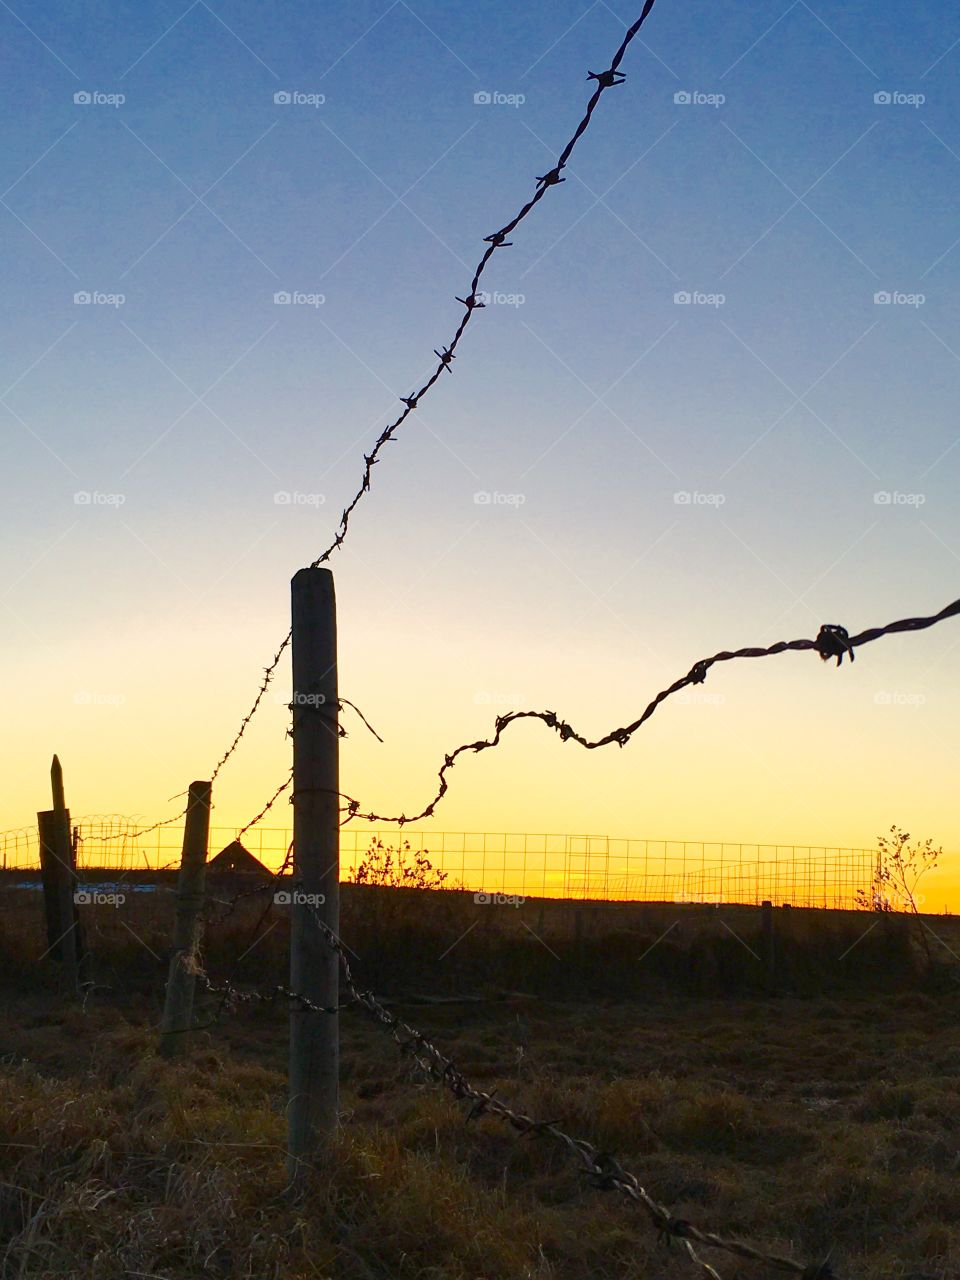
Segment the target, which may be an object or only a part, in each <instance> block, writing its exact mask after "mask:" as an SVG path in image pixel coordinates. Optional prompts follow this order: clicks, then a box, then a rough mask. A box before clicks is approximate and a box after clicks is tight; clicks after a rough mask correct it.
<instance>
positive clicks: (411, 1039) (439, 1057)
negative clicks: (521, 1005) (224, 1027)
mask: <svg viewBox="0 0 960 1280" xmlns="http://www.w3.org/2000/svg"><path fill="white" fill-rule="evenodd" d="M307 910H308V911H309V913H310V915H311V917H312V919H313V921H314V924H315V925H316V927H317V929H318V930H319V931H320V933H321V934H322V936H323V937H324V939H325V940H326V942H327V945H328V946H330V947H331V948H332V949H333V950H334V951H335V952H336V953H337V955H338V956H339V959H340V966H341V969H342V971H343V980H344V985H345V986H346V989H347V993H348V995H349V996H350V1001H349V1004H350V1005H357V1006H359V1007H360V1008H362V1009H365V1010H366V1011H367V1012H368V1013H369V1014H370V1015H371V1016H372V1017H373V1018H375V1019H376V1020H377V1021H378V1022H380V1023H382V1024H383V1025H384V1026H385V1027H386V1028H387V1029H388V1030H389V1031H390V1033H391V1034H392V1036H393V1039H394V1041H395V1042H396V1044H397V1046H398V1048H399V1049H400V1051H401V1052H402V1053H406V1054H410V1055H411V1056H412V1057H413V1059H414V1061H415V1063H416V1065H417V1067H418V1068H419V1070H420V1071H421V1072H422V1073H423V1074H425V1075H427V1076H428V1077H430V1079H432V1080H434V1081H436V1082H438V1083H440V1084H442V1085H444V1086H445V1087H446V1088H447V1089H449V1090H450V1092H451V1093H452V1094H453V1096H454V1097H455V1098H456V1099H457V1101H458V1102H468V1103H470V1104H471V1105H470V1110H469V1112H468V1113H467V1120H468V1121H469V1120H476V1119H478V1118H479V1117H480V1116H482V1115H492V1116H496V1117H497V1118H499V1119H501V1120H505V1121H506V1122H507V1123H508V1124H509V1125H510V1126H511V1127H512V1128H513V1129H515V1130H516V1131H517V1132H518V1133H520V1134H521V1135H522V1136H525V1135H532V1136H534V1137H546V1138H550V1139H552V1140H553V1141H555V1142H557V1143H558V1144H560V1145H561V1146H563V1147H565V1148H566V1150H567V1151H568V1152H569V1154H570V1155H572V1156H574V1157H575V1158H576V1159H577V1160H578V1161H579V1162H580V1164H581V1167H582V1169H583V1171H584V1173H585V1174H586V1175H587V1177H588V1178H589V1180H590V1182H591V1183H592V1184H593V1185H594V1186H596V1187H598V1188H600V1189H602V1190H616V1191H619V1192H621V1193H622V1194H623V1195H626V1196H627V1197H629V1198H630V1199H631V1200H633V1201H634V1202H635V1203H636V1204H639V1205H641V1206H642V1207H643V1208H644V1209H645V1210H646V1211H647V1214H648V1216H649V1218H650V1220H651V1223H652V1224H653V1226H654V1227H655V1228H656V1230H657V1233H658V1236H659V1238H660V1239H661V1240H663V1241H665V1242H666V1243H669V1242H670V1241H673V1240H677V1241H679V1242H680V1244H681V1245H682V1246H683V1247H684V1248H685V1249H686V1251H687V1253H688V1255H689V1257H690V1259H691V1261H692V1262H694V1263H695V1264H696V1266H698V1267H699V1268H700V1270H701V1271H702V1273H703V1274H704V1275H705V1276H709V1277H710V1280H720V1276H719V1274H718V1272H717V1271H716V1270H715V1269H714V1268H713V1267H712V1266H711V1265H710V1263H708V1262H706V1261H705V1260H704V1259H703V1258H701V1257H700V1256H699V1254H698V1253H697V1252H696V1250H695V1248H694V1244H695V1243H696V1244H700V1245H706V1246H708V1247H710V1248H713V1249H719V1250H722V1251H724V1252H726V1253H730V1254H733V1255H734V1256H736V1257H738V1258H744V1259H747V1260H749V1261H751V1262H761V1263H764V1264H766V1265H767V1266H770V1267H773V1268H775V1269H776V1270H778V1271H784V1272H788V1273H790V1274H792V1275H796V1276H799V1277H800V1278H801V1280H835V1277H834V1274H833V1271H832V1269H831V1266H830V1260H829V1258H828V1259H827V1260H826V1261H824V1262H821V1263H815V1264H812V1265H809V1266H807V1265H804V1264H803V1263H801V1262H797V1261H796V1260H795V1259H793V1258H788V1257H784V1256H782V1255H780V1254H772V1253H767V1252H765V1251H763V1250H761V1249H756V1248H754V1247H753V1246H752V1245H749V1244H745V1243H744V1242H743V1241H740V1240H733V1239H728V1238H727V1237H725V1236H721V1235H719V1234H718V1233H716V1232H713V1231H704V1230H703V1229H702V1228H700V1227H698V1226H696V1225H695V1224H694V1223H692V1222H690V1221H688V1220H687V1219H685V1218H676V1217H674V1216H673V1214H671V1213H670V1211H669V1209H667V1208H666V1207H665V1206H664V1205H662V1204H660V1203H659V1202H658V1201H657V1200H656V1199H654V1197H653V1196H652V1195H650V1193H649V1192H648V1191H647V1190H646V1189H645V1188H644V1187H643V1186H641V1184H640V1182H639V1181H638V1179H637V1177H636V1175H635V1174H633V1173H630V1172H628V1171H627V1170H626V1169H624V1168H623V1166H622V1165H621V1164H620V1162H619V1161H618V1160H617V1159H616V1158H615V1157H614V1156H613V1155H611V1154H610V1153H609V1152H606V1151H601V1150H600V1149H599V1148H598V1147H596V1146H594V1144H593V1143H591V1142H587V1141H586V1140H585V1139H583V1138H573V1137H571V1136H570V1135H569V1134H568V1133H566V1132H565V1131H564V1130H563V1129H561V1128H560V1125H559V1124H558V1123H557V1121H555V1120H546V1121H544V1120H535V1119H533V1117H531V1116H529V1115H527V1114H526V1113H525V1112H522V1111H517V1110H515V1109H514V1108H513V1107H510V1106H508V1105H507V1104H506V1103H505V1102H503V1101H502V1100H501V1099H500V1098H498V1097H496V1096H495V1093H496V1091H494V1092H492V1093H488V1092H487V1091H485V1090H483V1089H477V1088H475V1087H474V1086H473V1085H471V1084H470V1083H469V1081H468V1080H467V1079H466V1077H465V1076H464V1075H463V1073H462V1072H461V1071H460V1070H459V1068H458V1067H457V1066H456V1065H455V1064H454V1062H453V1060H452V1059H451V1058H449V1057H447V1056H446V1054H444V1053H443V1052H442V1051H441V1050H440V1049H438V1048H437V1046H436V1045H435V1044H434V1043H433V1042H432V1041H431V1040H429V1039H427V1037H426V1036H425V1035H424V1034H423V1033H422V1032H421V1031H419V1030H418V1029H417V1028H416V1027H413V1026H411V1025H410V1024H409V1023H408V1022H406V1021H404V1020H403V1019H402V1018H400V1017H399V1016H397V1015H396V1014H393V1013H391V1012H390V1011H389V1010H388V1009H387V1008H385V1006H384V1005H383V1004H382V1003H381V1002H380V1001H379V1000H378V999H377V997H376V996H375V995H374V994H373V992H372V991H365V990H362V989H361V988H360V987H358V985H357V983H356V980H355V979H354V976H353V971H352V969H351V967H350V961H349V960H348V959H347V956H346V951H345V948H344V944H343V943H342V941H341V940H340V938H338V937H337V935H336V934H335V933H334V932H333V930H332V929H331V928H330V927H329V926H328V925H327V924H326V923H325V922H324V921H323V920H322V919H321V918H320V915H319V913H318V911H317V909H316V908H315V907H313V906H312V905H310V904H307ZM277 992H281V993H283V994H289V995H290V997H291V998H292V999H295V1000H299V1001H302V1002H305V997H303V996H301V995H300V994H299V993H298V992H287V991H286V989H285V988H272V989H271V993H270V994H269V995H268V996H266V997H264V998H266V999H272V998H275V994H276V993H277ZM305 1007H307V1008H312V1009H313V1011H314V1012H322V1013H332V1012H336V1010H335V1009H330V1008H323V1007H322V1006H316V1005H312V1004H311V1003H309V1002H305ZM342 1007H344V1006H343V1005H339V1006H338V1008H342Z"/></svg>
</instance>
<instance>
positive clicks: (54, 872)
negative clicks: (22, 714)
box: [37, 756, 80, 991]
mask: <svg viewBox="0 0 960 1280" xmlns="http://www.w3.org/2000/svg"><path fill="white" fill-rule="evenodd" d="M50 784H51V789H52V792H53V808H52V809H46V810H43V811H42V812H40V813H38V814H37V826H38V828H39V833H40V877H41V880H42V881H43V900H44V909H45V912H46V919H47V943H48V947H47V950H48V952H49V953H50V954H52V955H53V956H54V957H55V958H56V959H58V960H59V961H60V965H61V972H62V974H63V980H64V983H65V985H66V986H67V988H68V989H69V990H71V991H76V989H77V982H78V978H79V959H80V947H79V931H78V927H77V906H76V902H75V901H74V894H75V893H76V887H77V877H76V867H75V865H74V862H73V845H72V842H71V840H70V811H69V809H68V808H67V805H66V799H65V797H64V790H63V768H62V766H61V764H60V760H59V758H58V757H57V756H54V757H53V762H52V764H51V766H50Z"/></svg>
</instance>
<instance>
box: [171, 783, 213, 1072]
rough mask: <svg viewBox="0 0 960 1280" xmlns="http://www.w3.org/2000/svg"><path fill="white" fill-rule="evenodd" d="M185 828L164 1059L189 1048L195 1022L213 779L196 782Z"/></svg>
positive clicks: (178, 886) (191, 791)
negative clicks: (195, 993)
mask: <svg viewBox="0 0 960 1280" xmlns="http://www.w3.org/2000/svg"><path fill="white" fill-rule="evenodd" d="M188 794H189V799H188V801H187V814H186V821H185V822H184V827H183V853H182V856H181V859H180V875H179V878H178V880H177V915H176V923H175V924H174V931H173V955H172V956H171V957H170V971H169V973H168V975H167V992H166V998H165V1000H164V1005H163V1020H162V1021H161V1023H160V1045H159V1051H160V1053H161V1054H162V1055H163V1056H164V1057H165V1058H170V1057H173V1056H174V1055H175V1054H177V1053H179V1052H180V1051H181V1049H183V1048H184V1041H186V1040H187V1039H188V1038H189V1032H190V1027H191V1025H192V1022H193V992H194V987H195V985H196V976H195V970H194V963H195V960H196V955H197V947H198V945H199V942H200V911H201V908H202V907H203V890H204V882H205V880H206V872H207V842H208V840H209V835H210V783H209V782H191V783H190V790H189V793H188Z"/></svg>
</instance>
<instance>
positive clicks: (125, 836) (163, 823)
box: [81, 805, 190, 844]
mask: <svg viewBox="0 0 960 1280" xmlns="http://www.w3.org/2000/svg"><path fill="white" fill-rule="evenodd" d="M189 807H190V806H189V805H187V806H186V807H185V808H183V809H181V810H180V812H179V813H175V814H174V815H173V817H172V818H162V819H161V820H160V821H159V822H154V823H152V824H151V825H150V826H149V827H138V828H137V830H136V831H117V832H114V833H113V834H112V835H107V836H105V835H102V834H101V835H99V836H98V837H97V839H98V840H99V841H100V842H101V844H106V843H107V842H108V841H110V840H139V839H140V837H141V836H148V835H149V834H150V833H151V832H152V831H157V830H159V828H160V827H170V826H172V825H173V824H174V823H175V822H179V821H180V820H181V818H185V817H186V816H187V809H189ZM82 821H83V819H81V822H82ZM81 838H82V837H81Z"/></svg>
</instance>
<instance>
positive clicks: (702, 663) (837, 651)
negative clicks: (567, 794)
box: [347, 600, 960, 827]
mask: <svg viewBox="0 0 960 1280" xmlns="http://www.w3.org/2000/svg"><path fill="white" fill-rule="evenodd" d="M958 614H960V600H954V601H953V603H952V604H948V605H945V606H944V608H942V609H941V610H940V612H939V613H935V614H933V615H931V616H930V617H922V618H903V619H901V620H900V621H898V622H889V623H887V625H886V626H883V627H871V628H870V629H869V630H867V631H861V632H860V633H859V634H857V635H855V636H851V635H850V634H849V633H848V632H847V630H846V628H845V627H841V626H837V625H836V624H834V623H825V624H824V625H823V626H822V627H821V628H820V631H819V633H818V634H817V638H816V639H815V640H781V641H779V642H778V643H777V644H772V645H769V646H768V647H767V648H753V647H751V648H745V649H734V650H732V651H731V650H723V651H721V652H720V653H715V654H714V655H713V657H711V658H701V659H700V660H699V662H695V663H694V664H693V666H692V667H691V668H690V670H689V671H688V672H687V674H686V675H685V676H682V677H681V678H680V679H679V680H675V681H674V683H673V684H672V685H670V686H669V687H668V688H666V689H662V690H661V691H660V692H659V693H658V694H657V696H656V697H655V698H653V699H652V701H651V702H649V703H648V704H647V706H646V708H645V710H644V711H643V713H642V714H641V715H640V716H638V717H637V719H636V720H634V721H633V722H632V723H631V724H628V725H624V726H622V727H621V728H619V729H612V730H611V731H610V732H609V733H607V734H604V736H603V737H602V738H597V739H596V740H594V741H591V740H590V739H589V738H586V737H584V736H583V735H582V734H580V733H578V732H577V731H576V730H575V729H574V728H573V726H572V725H570V724H568V723H567V721H565V720H561V719H560V717H559V716H558V715H557V714H556V712H555V711H509V712H507V713H506V714H504V715H501V716H497V718H496V721H495V723H494V735H493V737H492V738H482V739H480V740H479V741H477V742H465V743H463V744H461V746H459V747H457V748H456V750H454V751H451V752H449V753H448V754H447V755H446V756H444V761H443V765H442V766H441V768H440V769H439V770H438V774H437V776H438V777H439V779H440V785H439V787H438V789H437V793H436V795H435V796H434V798H433V799H432V800H431V801H430V803H429V804H428V805H426V807H425V808H423V809H422V810H421V811H420V812H419V813H416V814H413V815H411V816H409V817H408V816H407V815H406V814H400V815H399V817H390V816H387V815H385V814H381V813H364V812H362V811H361V809H360V802H359V801H358V800H354V799H349V800H348V804H347V812H348V815H349V816H348V819H347V820H348V821H349V820H350V819H353V818H359V819H361V820H362V821H364V822H385V823H390V824H396V825H397V826H400V827H402V826H404V825H405V824H406V823H408V822H419V821H421V820H422V819H424V818H430V817H432V816H433V813H434V811H435V809H436V807H437V805H438V804H439V803H440V801H441V800H442V799H443V797H444V796H445V795H446V793H447V789H448V786H449V783H448V782H447V773H448V772H449V771H450V770H451V769H452V768H453V767H454V765H455V764H456V763H457V760H458V758H459V757H460V756H461V755H462V754H463V753H464V752H466V751H473V752H477V753H479V752H481V751H489V750H491V749H492V748H493V747H498V746H499V745H500V742H501V740H502V737H503V734H504V732H505V730H506V729H508V728H509V727H510V725H511V724H515V723H517V721H520V720H541V721H542V722H543V723H544V724H545V725H547V727H548V728H550V729H553V730H555V732H556V733H558V734H559V735H560V739H561V741H563V742H576V743H577V744H578V745H579V746H581V747H584V748H586V750H587V751H595V750H597V748H598V747H607V746H610V745H611V743H614V742H615V743H616V744H617V745H618V746H620V747H624V746H626V745H627V743H628V742H629V741H630V739H631V738H632V737H633V735H634V734H635V733H636V732H637V730H638V729H639V728H640V727H641V726H642V725H643V724H645V723H646V721H647V720H649V719H650V717H651V716H652V715H653V713H654V712H655V711H656V709H657V708H658V707H659V706H660V704H661V703H662V702H665V701H666V699H667V698H669V697H671V696H672V695H673V694H675V693H679V692H680V690H681V689H685V688H687V686H688V685H694V684H703V682H704V681H705V680H706V678H707V672H708V671H709V670H710V668H711V667H712V666H714V665H715V664H716V663H718V662H732V661H733V660H734V659H738V658H768V657H771V656H773V655H774V654H778V653H786V652H788V651H794V652H802V651H809V650H813V651H814V652H815V653H818V654H819V655H820V657H821V658H822V659H823V660H824V661H827V660H828V659H830V658H836V660H837V666H840V664H841V663H842V661H843V659H844V657H845V656H849V658H850V661H851V662H852V661H853V660H854V650H855V649H858V648H859V647H860V646H861V645H865V644H870V643H871V642H872V641H873V640H879V639H880V637H881V636H887V635H895V634H897V633H898V632H901V631H923V630H925V629H926V628H927V627H932V626H934V625H935V624H936V623H938V622H943V621H944V620H945V619H947V618H953V617H956V616H957V615H958Z"/></svg>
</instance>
